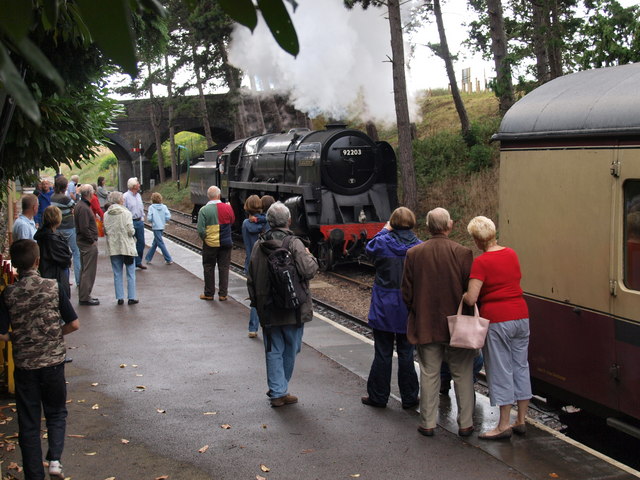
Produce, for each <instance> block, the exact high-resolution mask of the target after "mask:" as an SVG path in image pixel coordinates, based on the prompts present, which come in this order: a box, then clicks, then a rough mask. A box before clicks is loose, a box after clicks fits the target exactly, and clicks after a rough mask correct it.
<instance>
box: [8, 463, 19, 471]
mask: <svg viewBox="0 0 640 480" xmlns="http://www.w3.org/2000/svg"><path fill="white" fill-rule="evenodd" d="M7 468H8V469H9V470H16V471H17V472H18V473H19V472H21V471H22V467H21V466H20V465H18V464H17V463H16V462H11V463H10V464H9V466H7Z"/></svg>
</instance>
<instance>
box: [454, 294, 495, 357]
mask: <svg viewBox="0 0 640 480" xmlns="http://www.w3.org/2000/svg"><path fill="white" fill-rule="evenodd" d="M473 308H474V310H473V316H471V315H462V300H460V305H458V313H457V314H455V315H449V316H448V317H447V321H448V322H449V334H450V335H451V340H450V341H449V345H450V346H452V347H457V348H472V349H474V348H482V347H483V346H484V340H485V338H486V337H487V330H488V329H489V323H490V322H489V320H487V319H486V318H482V317H481V316H480V313H479V312H478V304H475V305H474V306H473Z"/></svg>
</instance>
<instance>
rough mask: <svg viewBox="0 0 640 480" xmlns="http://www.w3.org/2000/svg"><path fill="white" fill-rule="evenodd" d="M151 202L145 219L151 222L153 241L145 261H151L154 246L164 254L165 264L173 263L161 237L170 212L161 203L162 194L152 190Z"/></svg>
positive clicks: (154, 251) (154, 249) (154, 250)
mask: <svg viewBox="0 0 640 480" xmlns="http://www.w3.org/2000/svg"><path fill="white" fill-rule="evenodd" d="M151 202H152V205H151V206H150V207H149V210H148V211H147V220H149V221H150V222H151V229H152V230H153V243H152V244H151V248H150V249H149V251H148V252H147V256H146V258H145V260H146V261H147V263H151V259H152V258H153V255H154V254H155V253H156V248H160V251H161V252H162V255H163V256H164V263H166V264H167V265H173V259H172V258H171V254H170V253H169V250H167V247H166V245H165V244H164V239H163V238H162V232H163V230H164V226H165V224H166V223H167V221H168V220H169V219H170V218H171V213H170V212H169V209H168V208H167V206H166V205H165V204H164V203H162V195H160V194H159V193H158V192H153V193H152V194H151Z"/></svg>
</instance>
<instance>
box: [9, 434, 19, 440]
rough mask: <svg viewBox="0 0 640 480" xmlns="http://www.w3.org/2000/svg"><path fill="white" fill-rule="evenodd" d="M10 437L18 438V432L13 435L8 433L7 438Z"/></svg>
mask: <svg viewBox="0 0 640 480" xmlns="http://www.w3.org/2000/svg"><path fill="white" fill-rule="evenodd" d="M10 438H18V434H17V433H14V434H13V435H7V440H8V439H10Z"/></svg>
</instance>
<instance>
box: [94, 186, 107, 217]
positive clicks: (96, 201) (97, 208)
mask: <svg viewBox="0 0 640 480" xmlns="http://www.w3.org/2000/svg"><path fill="white" fill-rule="evenodd" d="M91 186H92V187H93V193H94V195H93V197H91V211H92V212H93V214H94V215H97V216H99V217H100V221H104V212H103V211H102V208H100V200H99V199H98V195H97V194H96V191H97V188H98V187H97V186H96V184H95V183H92V184H91Z"/></svg>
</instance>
